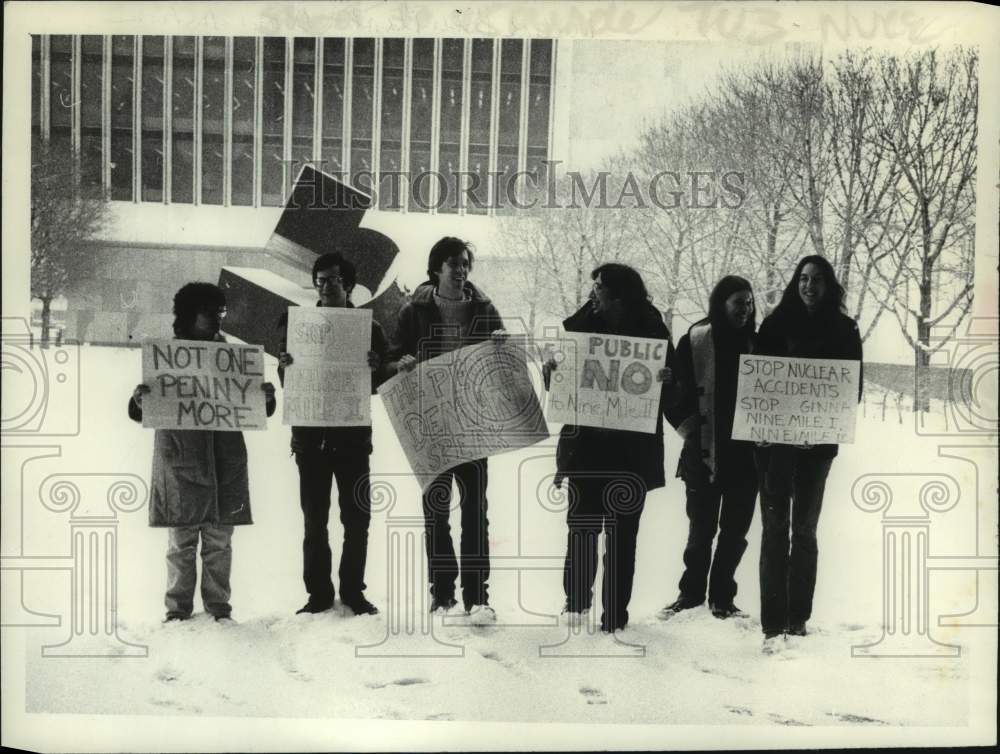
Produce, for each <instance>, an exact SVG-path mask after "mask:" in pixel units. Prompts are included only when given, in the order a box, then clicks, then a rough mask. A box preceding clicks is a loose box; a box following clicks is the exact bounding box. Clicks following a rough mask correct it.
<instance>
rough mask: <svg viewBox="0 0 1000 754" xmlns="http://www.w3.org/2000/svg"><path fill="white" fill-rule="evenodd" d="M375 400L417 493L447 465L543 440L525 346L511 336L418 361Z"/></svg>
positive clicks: (386, 385) (544, 429) (541, 418)
mask: <svg viewBox="0 0 1000 754" xmlns="http://www.w3.org/2000/svg"><path fill="white" fill-rule="evenodd" d="M379 394H380V395H381V396H382V401H383V403H384V404H385V408H386V412H387V413H388V415H389V419H390V421H391V422H392V426H393V429H395V431H396V436H397V437H398V438H399V442H400V444H401V445H402V446H403V452H404V453H405V454H406V458H407V460H408V461H409V462H410V467H411V468H412V469H413V472H414V473H415V474H416V475H417V478H418V480H419V481H420V486H421V487H426V486H427V485H428V484H430V482H431V481H432V480H433V479H434V477H435V476H437V475H438V474H440V473H441V472H442V471H445V470H446V469H449V468H451V467H452V466H456V465H458V464H460V463H465V462H466V461H473V460H476V459H478V458H486V457H488V456H492V455H497V454H499V453H505V452H507V451H509V450H516V449H517V448H523V447H527V446H529V445H533V444H535V443H536V442H539V441H540V440H544V439H546V438H547V437H548V436H549V428H548V425H546V423H545V417H544V416H543V415H542V408H541V405H540V404H539V403H538V396H537V395H536V394H535V389H534V387H533V385H532V384H531V378H530V376H529V373H528V367H527V354H526V352H525V348H524V344H523V343H522V342H520V339H518V338H514V337H512V338H510V339H508V340H507V341H506V342H505V343H503V344H496V343H493V342H487V343H480V344H478V345H474V346H466V347H465V348H460V349H457V350H455V351H451V352H449V353H446V354H442V355H441V356H436V357H434V358H432V359H428V360H427V361H423V362H421V363H419V364H417V366H416V368H415V369H414V370H412V371H410V372H401V373H399V374H397V375H396V376H395V377H393V378H392V379H391V380H388V381H387V382H385V383H383V385H382V386H381V387H380V388H379Z"/></svg>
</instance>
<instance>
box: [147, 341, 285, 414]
mask: <svg viewBox="0 0 1000 754" xmlns="http://www.w3.org/2000/svg"><path fill="white" fill-rule="evenodd" d="M142 381H143V382H144V383H145V384H147V385H149V387H150V393H149V394H147V395H146V396H145V397H144V398H143V400H142V426H144V427H155V428H157V429H210V430H216V431H221V432H239V431H243V430H255V429H266V428H267V417H266V412H265V406H264V391H263V390H262V389H261V386H262V385H263V384H264V349H263V348H261V347H260V346H251V345H244V344H229V343H217V342H213V341H205V340H168V339H165V338H159V339H150V340H147V341H145V342H144V343H143V344H142Z"/></svg>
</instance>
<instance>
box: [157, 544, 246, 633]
mask: <svg viewBox="0 0 1000 754" xmlns="http://www.w3.org/2000/svg"><path fill="white" fill-rule="evenodd" d="M169 532H170V533H169V536H168V539H167V594H166V598H165V600H164V602H165V604H166V606H167V617H168V618H189V617H191V613H192V612H193V610H194V587H195V582H196V581H197V578H198V574H197V567H196V561H197V550H198V538H199V536H200V537H201V601H202V603H203V604H204V606H205V612H206V613H210V614H212V615H214V616H215V617H216V618H223V617H226V616H228V615H229V614H230V613H231V612H232V607H230V605H229V573H230V571H231V570H232V565H233V547H232V538H233V527H232V526H224V525H221V524H201V525H200V526H172V527H170V530H169Z"/></svg>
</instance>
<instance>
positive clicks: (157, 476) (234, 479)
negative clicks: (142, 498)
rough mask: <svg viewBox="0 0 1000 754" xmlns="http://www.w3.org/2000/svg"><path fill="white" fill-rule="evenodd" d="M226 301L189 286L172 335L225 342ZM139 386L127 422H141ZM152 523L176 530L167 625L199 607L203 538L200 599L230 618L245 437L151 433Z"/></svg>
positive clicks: (246, 517) (170, 548) (244, 485)
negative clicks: (198, 565)
mask: <svg viewBox="0 0 1000 754" xmlns="http://www.w3.org/2000/svg"><path fill="white" fill-rule="evenodd" d="M225 316H226V297H225V294H224V293H223V292H222V290H221V289H219V288H218V287H217V286H215V285H212V284H211V283H188V284H187V285H184V286H183V287H182V288H181V289H180V290H179V291H177V294H176V295H175V296H174V336H175V337H177V338H180V339H183V340H211V341H220V342H224V341H225V338H223V337H222V335H221V334H220V333H219V329H220V328H221V326H222V318H223V317H225ZM262 387H263V389H264V393H265V405H266V409H267V415H268V416H271V415H272V414H274V409H275V406H276V403H275V398H274V385H272V384H271V383H270V382H265V383H264V384H263V386H262ZM149 392H150V387H149V386H148V385H146V384H144V383H142V384H139V385H137V386H136V387H135V390H134V391H133V392H132V397H131V398H130V399H129V402H128V415H129V418H130V419H132V420H133V421H136V422H141V421H142V398H143V396H144V395H147V394H148V393H149ZM150 486H151V492H150V504H149V525H150V526H165V527H170V531H169V535H168V544H167V592H166V597H165V600H164V601H165V603H166V607H167V617H166V620H167V621H176V620H187V619H188V618H190V617H191V613H192V611H193V610H194V589H195V583H196V580H197V572H196V561H197V550H198V540H199V539H200V540H201V599H202V602H203V603H204V606H205V612H207V613H209V614H211V615H212V616H214V617H215V619H216V620H217V621H227V620H231V617H230V614H231V613H232V607H231V606H230V604H229V597H230V586H229V575H230V572H231V570H232V559H233V552H232V537H233V526H236V525H242V524H252V523H253V517H252V516H251V512H250V490H249V478H248V471H247V447H246V443H245V442H244V441H243V433H242V432H216V431H211V430H198V429H185V430H179V429H157V430H155V432H154V435H153V470H152V474H151V485H150Z"/></svg>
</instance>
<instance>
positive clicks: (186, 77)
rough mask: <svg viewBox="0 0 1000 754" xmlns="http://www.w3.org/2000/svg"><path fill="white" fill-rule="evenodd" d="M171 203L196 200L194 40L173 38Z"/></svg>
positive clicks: (184, 202)
mask: <svg viewBox="0 0 1000 754" xmlns="http://www.w3.org/2000/svg"><path fill="white" fill-rule="evenodd" d="M173 47H174V51H173V73H172V76H171V79H172V80H171V90H172V94H171V102H170V113H171V121H170V129H171V131H170V201H172V202H174V203H176V204H190V203H191V202H193V201H194V94H195V91H194V49H195V47H194V37H174V38H173Z"/></svg>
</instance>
